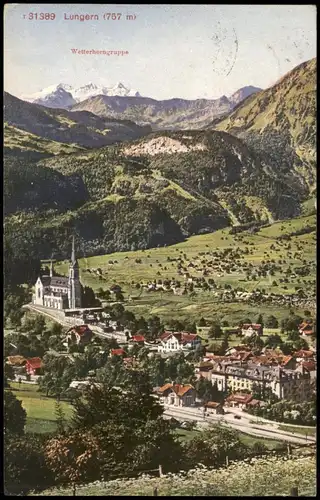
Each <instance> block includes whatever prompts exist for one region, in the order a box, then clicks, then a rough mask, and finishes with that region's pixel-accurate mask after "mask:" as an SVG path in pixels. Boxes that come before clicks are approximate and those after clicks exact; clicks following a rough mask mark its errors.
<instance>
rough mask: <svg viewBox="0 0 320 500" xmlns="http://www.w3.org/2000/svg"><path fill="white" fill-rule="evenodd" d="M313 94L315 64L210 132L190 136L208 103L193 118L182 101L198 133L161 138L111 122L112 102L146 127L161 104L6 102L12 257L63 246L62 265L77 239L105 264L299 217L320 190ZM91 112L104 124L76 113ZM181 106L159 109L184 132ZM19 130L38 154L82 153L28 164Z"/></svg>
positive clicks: (248, 99) (247, 101)
mask: <svg viewBox="0 0 320 500" xmlns="http://www.w3.org/2000/svg"><path fill="white" fill-rule="evenodd" d="M315 93H316V61H315V60H314V59H313V60H311V61H307V62H306V63H303V64H301V65H299V66H298V67H296V68H294V69H293V70H292V71H291V72H289V73H287V74H286V75H285V76H284V77H283V78H282V79H281V80H280V81H279V82H277V83H276V84H275V85H274V86H272V87H270V88H269V89H266V90H263V91H260V92H258V93H255V94H251V95H250V94H249V95H245V92H242V96H240V98H242V97H243V100H242V101H241V102H240V103H238V104H236V105H234V106H233V109H232V110H231V111H229V112H227V111H226V112H225V114H224V116H220V118H218V119H217V118H215V119H214V120H211V122H210V123H209V125H208V126H207V127H206V128H205V129H202V130H191V128H192V124H194V123H195V122H196V123H197V124H198V125H199V123H200V122H201V121H202V123H203V122H205V121H206V119H207V118H206V119H204V118H203V119H202V120H200V116H201V111H203V108H201V106H202V105H203V102H202V101H204V100H199V102H198V103H197V101H193V104H192V106H195V103H197V105H198V108H197V112H198V113H199V114H198V115H197V114H196V112H195V108H193V112H194V115H192V111H191V109H189V111H188V113H189V114H187V113H186V111H185V110H186V109H187V108H186V102H189V103H190V101H185V100H183V99H176V100H174V101H176V102H175V107H176V110H178V109H179V110H180V111H181V109H182V110H184V111H183V112H181V114H180V122H181V120H182V118H181V117H182V116H183V115H184V116H185V122H184V124H183V126H187V124H188V127H189V129H185V130H158V131H152V130H151V127H150V126H149V125H148V126H146V127H141V126H139V125H136V124H135V123H134V122H132V121H130V122H128V121H125V120H122V121H121V120H118V118H115V117H106V116H104V113H109V112H110V113H111V111H109V108H108V106H111V105H110V102H112V103H113V106H117V110H118V111H117V113H118V116H122V117H124V116H127V115H128V113H129V111H128V110H130V109H131V114H133V111H134V107H131V108H128V106H127V104H126V102H127V101H128V100H130V99H134V100H135V101H136V102H140V104H139V105H136V108H135V113H136V116H137V117H140V120H139V121H140V123H141V122H142V123H143V122H144V121H145V119H146V116H150V117H153V118H154V119H156V115H155V116H153V115H152V106H159V104H154V102H153V101H154V100H152V99H150V100H149V101H151V103H150V102H149V104H148V105H147V109H146V108H145V106H146V103H145V101H143V100H145V99H148V98H142V97H139V96H138V97H124V96H120V97H117V96H97V97H91V98H89V99H87V100H86V101H84V102H82V103H78V104H76V105H74V106H73V107H72V110H63V109H52V108H48V107H44V106H40V105H38V104H31V103H27V102H24V101H21V100H19V99H17V98H15V97H13V96H11V95H10V94H6V95H5V120H6V128H5V139H6V134H7V133H9V137H10V134H11V137H12V133H13V132H14V133H15V134H16V136H17V137H16V141H15V150H14V152H13V153H12V154H11V155H10V158H7V157H5V160H6V161H5V165H4V193H5V224H6V231H5V235H6V241H7V243H8V244H9V246H10V248H11V252H12V255H14V256H15V258H17V259H19V256H20V255H27V256H30V257H32V258H45V257H46V256H48V255H49V254H51V249H54V252H55V255H56V257H57V258H66V257H67V256H68V244H69V243H68V236H69V235H70V234H72V233H73V232H75V233H76V234H77V239H78V241H79V244H80V245H81V248H82V252H83V253H85V254H86V255H97V254H103V253H108V252H113V251H123V250H134V249H139V248H148V247H152V246H157V245H165V244H171V243H173V242H177V241H181V240H183V239H184V238H185V237H188V236H190V235H193V234H199V233H205V232H212V231H214V230H216V229H219V228H222V227H227V226H237V225H238V226H240V227H241V226H242V227H248V226H250V225H251V226H256V225H259V224H262V223H263V224H268V223H270V222H272V221H274V220H276V219H283V218H288V217H293V216H296V215H299V213H300V212H301V206H302V202H304V201H305V200H307V199H309V197H310V196H312V195H313V193H314V190H315V176H316V163H315V141H316V135H315V130H316V128H315V119H316V100H315ZM221 99H222V100H223V98H221ZM224 99H225V100H227V98H224ZM110 100H111V101H110ZM140 100H142V101H140ZM235 100H236V98H235ZM155 102H156V103H159V102H160V101H155ZM163 102H164V103H165V102H166V101H163ZM88 103H90V105H92V103H95V105H101V106H104V107H105V109H104V110H103V109H101V113H100V116H98V115H97V114H95V113H94V112H93V110H88V109H87V110H79V109H77V108H78V106H79V107H81V106H82V107H84V106H88ZM99 103H100V104H99ZM143 103H144V104H143ZM189 105H190V104H189ZM216 105H217V104H216ZM225 105H226V106H225V108H227V102H225ZM172 106H173V103H172V102H170V104H169V105H168V104H167V107H166V105H165V104H163V108H162V109H161V110H159V108H158V110H159V115H158V123H160V122H162V126H164V124H168V123H171V125H172V126H178V125H177V124H178V123H179V120H178V116H179V115H178V113H177V114H176V115H175V116H174V118H173V119H172V120H171V121H170V117H171V116H172V114H174V113H173V112H172ZM220 106H221V101H220ZM221 107H222V106H221ZM97 111H98V110H97V109H95V112H96V113H97ZM166 112H167V114H166ZM129 114H130V113H129ZM204 114H205V113H204ZM109 116H110V115H109ZM194 116H196V118H194V119H192V117H194ZM206 116H208V115H206ZM165 117H166V121H165ZM137 121H138V120H137ZM112 124H113V125H114V128H112ZM159 126H160V125H159ZM100 127H101V128H100ZM106 127H107V129H106ZM122 127H123V128H122ZM109 129H110V130H111V132H110V133H111V134H113V137H112V136H110V137H109V142H108V143H107V145H103V147H101V144H102V143H101V142H100V143H99V141H98V140H97V139H95V138H96V137H99V138H100V137H101V136H103V135H104V133H105V134H106V135H105V136H106V137H108V133H109V132H108V133H106V130H109ZM119 130H120V132H121V130H124V131H127V132H126V133H127V135H126V136H124V135H121V134H122V132H121V133H118V131H119ZM129 131H130V133H129ZM22 132H23V133H25V134H33V135H32V136H31V137H29V136H27V137H26V138H25V141H28V140H31V141H32V143H33V144H34V146H33V147H36V145H37V140H36V138H37V137H41V138H42V140H45V141H56V142H55V143H54V146H53V145H52V147H57V143H60V144H62V143H64V147H66V148H67V149H68V147H70V148H74V149H73V150H69V151H67V150H65V151H64V153H67V152H68V153H69V154H54V153H52V154H51V155H49V154H47V157H46V158H42V159H41V160H39V159H37V160H38V161H37V162H36V163H35V162H34V161H33V162H31V161H30V160H29V159H28V158H26V157H25V158H21V157H20V158H19V155H18V152H17V151H18V149H19V138H20V137H21V136H22V137H25V135H24V134H23V133H22ZM121 141H122V142H121ZM112 142H113V144H112ZM94 143H96V146H97V147H96V148H95V149H93V148H94ZM115 143H116V144H115ZM39 144H41V141H40V140H39ZM11 146H12V143H11ZM24 146H25V145H24ZM88 146H90V148H91V149H84V148H85V147H88ZM99 146H100V147H99ZM43 147H48V148H50V147H51V146H50V144H47V143H45V144H43ZM80 148H82V149H80ZM9 149H10V148H8V149H7V150H6V151H5V153H8V150H9ZM61 153H62V151H61ZM49 156H50V157H49ZM17 193H19V194H17ZM62 193H63V196H62Z"/></svg>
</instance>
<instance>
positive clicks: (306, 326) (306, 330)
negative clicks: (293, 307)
mask: <svg viewBox="0 0 320 500" xmlns="http://www.w3.org/2000/svg"><path fill="white" fill-rule="evenodd" d="M313 332H314V329H313V324H312V322H311V321H304V322H303V323H301V325H299V333H300V335H302V337H309V336H310V335H313Z"/></svg>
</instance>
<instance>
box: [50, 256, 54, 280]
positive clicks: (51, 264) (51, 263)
mask: <svg viewBox="0 0 320 500" xmlns="http://www.w3.org/2000/svg"><path fill="white" fill-rule="evenodd" d="M52 276H53V262H52V259H51V262H50V278H52Z"/></svg>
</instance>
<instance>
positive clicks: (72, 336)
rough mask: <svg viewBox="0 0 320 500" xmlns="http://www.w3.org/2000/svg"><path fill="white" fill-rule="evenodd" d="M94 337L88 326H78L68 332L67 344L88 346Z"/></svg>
mask: <svg viewBox="0 0 320 500" xmlns="http://www.w3.org/2000/svg"><path fill="white" fill-rule="evenodd" d="M92 337H93V332H92V331H91V330H90V328H89V327H88V325H76V326H73V327H72V328H70V329H69V330H68V331H67V343H68V346H69V345H71V344H77V345H79V344H81V345H84V344H88V343H89V342H90V341H91V339H92Z"/></svg>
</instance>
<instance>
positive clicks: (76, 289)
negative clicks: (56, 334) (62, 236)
mask: <svg viewBox="0 0 320 500" xmlns="http://www.w3.org/2000/svg"><path fill="white" fill-rule="evenodd" d="M53 274H54V273H53V264H52V262H51V265H50V276H39V278H38V279H37V281H36V284H35V293H34V295H33V297H32V302H33V304H35V305H39V306H43V307H49V308H51V309H78V308H81V283H80V277H79V264H78V261H77V259H76V257H75V250H74V238H73V240H72V253H71V261H70V266H69V277H68V278H61V277H59V276H54V275H53Z"/></svg>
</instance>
